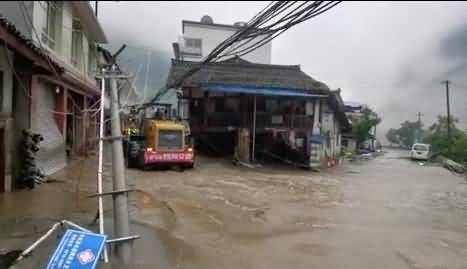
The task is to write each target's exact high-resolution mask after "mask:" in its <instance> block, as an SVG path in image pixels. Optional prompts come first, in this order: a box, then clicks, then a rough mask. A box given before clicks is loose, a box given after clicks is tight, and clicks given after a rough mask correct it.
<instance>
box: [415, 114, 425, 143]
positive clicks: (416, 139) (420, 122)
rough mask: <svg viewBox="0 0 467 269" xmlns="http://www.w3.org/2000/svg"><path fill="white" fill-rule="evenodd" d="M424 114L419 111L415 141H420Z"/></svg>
mask: <svg viewBox="0 0 467 269" xmlns="http://www.w3.org/2000/svg"><path fill="white" fill-rule="evenodd" d="M422 116H423V114H422V112H420V111H419V112H418V113H417V123H418V130H417V136H416V138H415V142H418V141H420V131H421V129H422Z"/></svg>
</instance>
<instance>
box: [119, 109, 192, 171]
mask: <svg viewBox="0 0 467 269" xmlns="http://www.w3.org/2000/svg"><path fill="white" fill-rule="evenodd" d="M172 114H173V113H172V111H171V104H170V103H161V102H157V103H150V104H145V105H143V106H141V107H139V108H135V109H133V110H132V111H131V113H130V115H131V117H130V118H129V119H128V122H129V123H128V126H127V128H126V129H125V130H124V132H123V134H124V136H125V138H124V139H123V146H124V151H125V157H126V164H127V167H129V168H135V167H139V168H141V169H143V170H149V169H151V168H152V167H155V166H165V167H173V166H177V167H182V168H193V167H194V160H195V153H194V148H193V141H192V139H191V137H190V134H189V130H188V129H189V128H188V127H187V126H186V125H185V124H184V123H182V122H180V121H177V120H176V119H175V117H174V116H173V115H172Z"/></svg>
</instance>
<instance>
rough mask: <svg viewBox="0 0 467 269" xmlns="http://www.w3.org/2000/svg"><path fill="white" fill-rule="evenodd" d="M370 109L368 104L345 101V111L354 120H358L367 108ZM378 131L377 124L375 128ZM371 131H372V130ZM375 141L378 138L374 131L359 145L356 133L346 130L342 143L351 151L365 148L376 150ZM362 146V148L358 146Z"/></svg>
mask: <svg viewBox="0 0 467 269" xmlns="http://www.w3.org/2000/svg"><path fill="white" fill-rule="evenodd" d="M367 109H369V107H368V105H365V104H360V103H357V102H345V104H344V111H345V115H346V116H347V118H348V119H349V120H350V122H351V123H352V121H355V120H358V119H359V118H360V117H362V116H363V113H364V111H365V110H367ZM373 131H374V132H376V126H375V127H374V129H373ZM370 132H371V131H370ZM375 142H376V138H375V135H374V133H373V134H371V133H370V134H369V139H367V140H366V141H364V142H363V143H362V144H361V145H357V140H356V139H355V135H354V134H353V133H352V132H346V133H344V134H343V140H342V145H343V147H344V148H345V149H346V150H347V151H350V152H355V151H357V150H358V149H365V150H370V151H373V150H375ZM357 147H360V148H357Z"/></svg>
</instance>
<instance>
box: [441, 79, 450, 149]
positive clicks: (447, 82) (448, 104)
mask: <svg viewBox="0 0 467 269" xmlns="http://www.w3.org/2000/svg"><path fill="white" fill-rule="evenodd" d="M442 83H444V84H446V110H447V125H448V154H450V153H451V109H450V102H449V84H450V83H451V81H449V80H445V81H443V82H442Z"/></svg>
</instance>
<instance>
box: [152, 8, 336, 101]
mask: <svg viewBox="0 0 467 269" xmlns="http://www.w3.org/2000/svg"><path fill="white" fill-rule="evenodd" d="M296 3H297V2H296V1H273V2H271V3H269V5H268V6H269V7H266V8H264V9H263V10H261V11H260V12H259V13H258V14H256V15H255V16H254V17H253V18H252V19H251V20H250V21H249V22H248V23H247V25H246V26H245V27H243V28H241V29H240V30H238V31H237V32H235V33H234V34H233V35H232V36H230V37H229V38H227V39H226V40H224V41H223V42H221V43H220V44H219V45H217V46H216V47H215V48H214V49H213V50H212V51H211V52H210V53H209V54H208V56H207V57H206V58H205V59H204V60H203V61H202V62H201V63H200V64H199V65H197V66H195V67H192V68H191V69H190V70H188V71H186V72H185V73H184V74H183V75H182V76H180V77H179V79H177V80H176V81H175V82H174V83H172V85H167V87H165V88H164V89H163V90H162V91H159V92H158V93H157V94H156V96H155V97H154V98H153V99H152V102H154V101H156V100H158V99H159V98H160V97H161V96H162V95H164V94H165V93H166V92H167V91H168V90H169V89H170V88H177V87H179V86H180V85H181V84H182V83H183V81H184V80H185V79H186V78H188V77H189V76H191V75H193V74H194V73H196V72H197V71H199V70H200V69H201V68H202V66H203V65H205V64H208V63H210V62H213V61H216V60H218V59H221V58H223V57H227V56H229V55H238V53H240V52H242V54H240V55H239V56H242V55H245V54H247V53H250V52H252V51H253V50H255V49H257V48H259V47H261V46H263V45H264V44H266V43H268V42H270V41H271V40H273V39H274V38H276V37H277V36H279V35H281V34H283V33H284V32H285V31H287V30H289V29H290V28H291V27H293V26H295V25H297V24H299V23H302V22H304V21H306V20H309V19H311V18H313V17H316V16H318V15H320V14H322V13H324V12H326V11H328V10H330V9H331V8H333V7H335V6H336V5H338V4H340V3H341V2H340V1H328V2H324V1H314V2H312V3H308V2H305V3H300V4H299V5H298V7H295V8H294V9H293V10H292V11H291V12H289V13H287V14H286V15H285V16H283V17H282V18H280V19H279V20H277V21H275V22H273V23H271V24H270V25H268V26H263V27H262V28H261V27H259V26H262V25H264V24H265V23H266V22H268V21H271V20H272V19H274V18H276V17H277V16H278V15H279V14H281V13H282V12H284V11H285V10H287V9H288V8H291V7H292V6H294V5H295V4H296ZM265 34H266V36H265V37H264V38H263V39H261V40H259V41H257V42H255V43H253V44H252V45H250V46H249V47H247V48H245V49H243V50H240V51H235V48H233V49H230V50H229V51H228V52H230V53H226V50H227V49H229V47H231V46H232V45H234V44H236V43H237V42H241V41H243V40H247V41H246V42H244V43H243V44H240V45H239V46H240V47H241V46H244V45H246V44H248V43H250V42H251V41H252V40H253V38H254V37H256V36H260V35H265Z"/></svg>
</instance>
